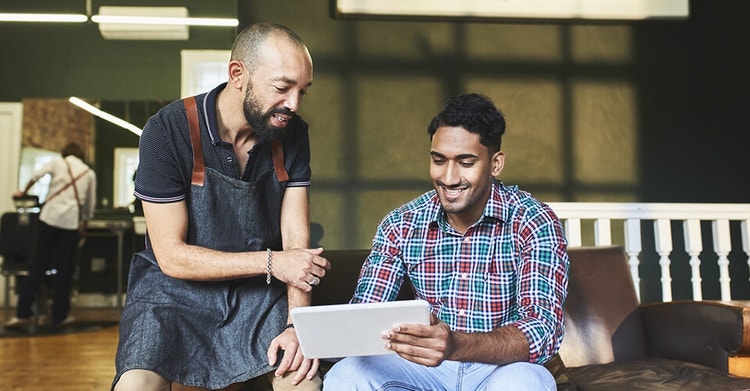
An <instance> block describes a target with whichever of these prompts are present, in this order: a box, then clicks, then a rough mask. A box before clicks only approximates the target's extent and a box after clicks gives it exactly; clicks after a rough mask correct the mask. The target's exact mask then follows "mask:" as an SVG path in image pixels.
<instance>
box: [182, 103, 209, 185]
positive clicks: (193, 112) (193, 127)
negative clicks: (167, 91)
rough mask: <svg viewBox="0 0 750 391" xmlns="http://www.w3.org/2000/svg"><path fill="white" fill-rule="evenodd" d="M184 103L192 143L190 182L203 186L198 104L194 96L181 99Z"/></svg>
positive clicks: (203, 169)
mask: <svg viewBox="0 0 750 391" xmlns="http://www.w3.org/2000/svg"><path fill="white" fill-rule="evenodd" d="M182 101H183V102H184V103H185V112H186V113H187V119H188V125H189V126H190V142H191V143H192V144H193V177H192V180H191V183H192V184H193V185H196V186H203V178H204V175H205V174H204V171H205V163H204V162H203V148H202V147H201V128H200V125H199V124H198V106H197V104H196V103H195V97H194V96H191V97H187V98H185V99H183V100H182Z"/></svg>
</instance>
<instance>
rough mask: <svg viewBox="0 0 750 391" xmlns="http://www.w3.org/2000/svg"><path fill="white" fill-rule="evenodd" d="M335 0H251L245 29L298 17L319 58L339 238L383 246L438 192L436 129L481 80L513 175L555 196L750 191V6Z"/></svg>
mask: <svg viewBox="0 0 750 391" xmlns="http://www.w3.org/2000/svg"><path fill="white" fill-rule="evenodd" d="M332 4H333V2H332V1H329V0H308V1H304V2H299V1H294V0H279V1H275V2H273V3H272V4H271V3H269V2H267V1H262V0H254V1H242V2H239V3H238V5H239V11H240V22H241V25H246V24H249V23H253V22H257V21H266V20H272V21H276V22H279V23H282V24H286V25H288V26H290V27H292V28H293V29H294V30H296V31H297V32H298V33H299V34H300V35H301V36H302V38H303V39H304V40H305V41H306V42H307V44H308V46H309V48H310V51H311V53H312V56H313V60H314V62H315V81H314V85H313V87H312V89H311V90H310V94H309V96H308V98H306V99H307V100H306V102H305V104H304V105H303V108H302V114H303V115H304V117H305V118H306V119H307V120H308V122H309V123H310V125H311V138H312V140H311V142H312V149H313V175H314V178H313V179H314V182H313V186H312V188H311V194H312V217H313V218H312V219H313V221H317V222H320V223H322V224H323V226H324V229H325V236H324V238H323V240H322V242H321V243H322V244H323V245H324V246H327V247H329V248H330V247H333V248H340V247H363V246H369V243H370V239H371V238H372V235H373V233H374V230H375V226H376V224H377V222H378V220H379V218H381V217H382V216H383V215H384V214H385V213H387V212H388V211H389V210H391V209H392V208H394V207H396V206H398V205H400V204H402V203H404V202H405V201H408V200H409V199H410V198H412V197H414V196H416V195H418V194H420V193H421V192H422V191H424V190H426V189H428V188H430V184H429V182H428V171H427V170H428V154H427V152H428V147H429V140H428V137H427V135H426V133H425V129H426V126H427V124H428V122H429V120H430V119H431V118H432V116H434V114H435V113H436V112H437V111H438V110H439V107H440V104H441V103H442V102H443V100H444V99H445V98H446V97H448V96H450V95H453V94H458V93H464V92H473V91H476V92H482V93H485V94H487V95H489V96H490V97H492V98H493V99H494V101H495V103H496V104H497V105H498V106H499V107H500V108H501V109H502V110H503V111H504V113H505V114H506V116H507V121H508V131H507V134H506V136H505V138H504V143H503V149H504V150H505V152H506V155H507V158H506V168H505V170H504V171H503V173H502V174H501V175H500V177H501V179H502V180H503V181H504V182H506V183H508V184H518V185H520V186H521V187H522V188H524V189H527V190H529V191H531V192H532V193H533V194H535V195H536V196H537V197H539V198H541V199H542V200H545V201H663V202H748V201H750V184H749V183H748V181H747V180H745V178H746V175H745V174H744V173H743V172H744V168H746V167H748V166H750V154H748V153H746V152H745V148H746V145H747V141H748V139H749V137H748V133H749V132H748V130H749V129H748V123H750V118H748V117H749V116H748V110H746V109H744V106H746V105H747V104H748V103H750V102H749V100H748V92H747V91H749V90H750V77H748V72H747V69H750V40H748V38H747V37H748V35H747V32H748V20H747V15H748V14H750V2H745V1H729V0H711V1H709V0H700V1H693V2H692V3H691V16H690V18H689V19H688V20H682V21H640V22H617V23H614V22H587V23H582V22H560V21H546V22H528V21H526V22H519V21H514V22H510V21H501V20H492V21H464V22H462V21H446V20H424V19H421V20H404V19H397V20H394V19H390V20H388V19H382V18H381V19H377V18H369V19H342V18H337V17H334V16H332V12H331V6H332ZM290 10H293V11H294V12H291V11H290Z"/></svg>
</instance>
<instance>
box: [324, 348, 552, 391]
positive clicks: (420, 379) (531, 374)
mask: <svg viewBox="0 0 750 391" xmlns="http://www.w3.org/2000/svg"><path fill="white" fill-rule="evenodd" d="M323 389H324V390H325V391H339V390H341V391H344V390H346V391H352V390H360V391H365V390H366V391H386V390H388V391H401V390H404V391H438V390H445V391H475V390H510V391H513V390H522V391H536V390H548V391H555V390H557V386H556V384H555V379H554V378H553V377H552V374H551V373H549V371H548V370H547V368H545V367H544V366H542V365H539V364H531V363H527V362H516V363H512V364H508V365H503V366H497V365H490V364H478V363H462V362H456V361H444V362H443V363H442V364H440V365H439V366H437V367H426V366H423V365H420V364H415V363H413V362H410V361H407V360H404V359H402V358H401V357H399V356H398V355H395V354H387V355H381V356H367V357H349V358H345V359H343V360H341V361H339V362H338V363H336V364H335V365H334V366H333V367H332V368H331V370H330V371H328V373H327V374H326V375H325V379H324V380H323Z"/></svg>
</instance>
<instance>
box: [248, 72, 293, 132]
mask: <svg viewBox="0 0 750 391" xmlns="http://www.w3.org/2000/svg"><path fill="white" fill-rule="evenodd" d="M260 107H261V105H260V102H258V99H257V97H256V96H255V94H253V93H252V87H251V86H250V84H249V83H248V86H247V91H246V92H245V101H244V103H243V105H242V110H243V111H244V113H245V120H247V123H248V124H250V127H251V128H253V132H254V133H255V134H256V135H257V137H258V139H259V140H263V141H267V142H272V141H275V140H277V139H279V138H281V136H283V135H284V131H285V129H286V128H279V127H277V126H273V125H271V117H272V116H273V115H274V114H284V115H287V116H294V113H293V112H292V111H291V110H289V109H287V108H283V107H281V108H277V107H272V108H271V109H270V110H268V111H267V112H265V113H263V112H261V109H260ZM291 120H292V119H291V118H290V119H289V121H291Z"/></svg>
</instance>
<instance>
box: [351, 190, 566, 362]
mask: <svg viewBox="0 0 750 391" xmlns="http://www.w3.org/2000/svg"><path fill="white" fill-rule="evenodd" d="M566 247H567V243H566V240H565V237H564V235H563V229H562V225H561V224H560V221H559V220H558V218H557V216H556V215H555V214H554V212H553V211H552V210H551V209H550V208H549V207H548V206H547V205H545V204H543V203H541V202H539V201H538V200H536V199H534V198H533V197H532V196H531V195H530V194H529V193H526V192H524V191H521V190H518V188H517V187H516V186H512V187H505V186H504V185H503V184H502V183H500V182H498V181H494V183H493V186H492V194H491V196H490V199H489V202H488V203H487V206H486V207H485V209H484V214H483V216H482V217H481V218H480V219H479V220H478V221H477V222H476V223H475V224H474V225H472V226H471V227H469V229H468V230H467V231H466V233H465V234H464V235H461V234H460V233H458V232H457V231H456V230H454V229H453V227H452V226H451V225H450V224H448V222H447V220H446V215H445V212H444V211H443V209H442V207H441V206H440V201H439V200H438V198H437V195H436V194H435V191H434V190H433V191H430V192H427V193H425V194H423V195H422V196H420V197H418V198H416V199H414V200H413V201H411V202H409V203H408V204H406V205H404V206H402V207H400V208H398V209H396V210H394V211H392V212H391V213H389V214H388V215H387V216H386V217H385V218H384V219H383V221H381V223H380V224H379V226H378V231H377V233H376V235H375V238H374V239H373V246H372V252H371V253H370V255H369V256H368V258H367V260H366V261H365V264H364V265H363V267H362V271H361V272H360V278H359V282H358V283H357V287H356V289H355V293H354V297H353V298H352V301H351V302H352V303H360V302H378V301H390V300H394V299H395V298H396V296H397V294H398V291H399V289H400V287H401V284H402V282H403V281H404V278H405V277H408V279H409V281H410V282H411V284H412V288H413V289H414V293H415V295H416V297H417V298H419V299H423V300H426V301H428V302H429V303H430V305H431V308H432V312H433V313H434V314H435V315H436V316H437V317H438V318H440V319H441V320H443V321H444V322H446V323H447V324H448V325H450V327H451V329H452V330H455V331H461V332H467V333H473V332H488V331H491V330H494V329H496V328H498V327H501V326H506V325H512V326H515V327H517V328H518V329H519V330H521V331H522V332H523V333H524V334H525V335H526V338H527V339H528V341H529V350H530V362H539V363H542V362H545V361H547V360H548V359H549V358H550V357H552V356H553V355H554V354H555V353H556V352H557V350H558V348H559V345H560V342H561V341H562V336H563V303H564V302H565V297H566V295H567V285H568V256H567V252H566Z"/></svg>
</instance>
